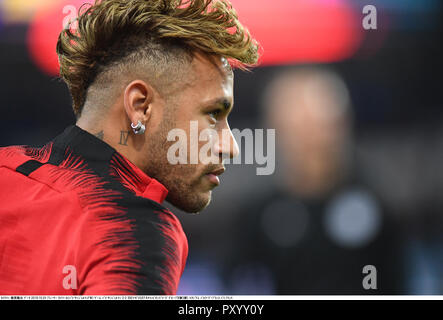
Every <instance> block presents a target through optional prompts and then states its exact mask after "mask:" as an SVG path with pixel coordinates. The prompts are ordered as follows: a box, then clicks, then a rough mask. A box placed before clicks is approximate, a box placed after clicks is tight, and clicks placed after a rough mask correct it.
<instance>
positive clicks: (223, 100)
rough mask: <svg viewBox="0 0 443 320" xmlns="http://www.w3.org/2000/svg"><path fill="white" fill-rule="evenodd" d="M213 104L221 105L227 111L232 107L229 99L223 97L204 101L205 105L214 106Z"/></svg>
mask: <svg viewBox="0 0 443 320" xmlns="http://www.w3.org/2000/svg"><path fill="white" fill-rule="evenodd" d="M215 105H219V106H222V107H223V110H224V111H229V110H231V109H232V107H233V105H232V103H231V101H230V100H229V99H227V98H225V97H222V98H216V99H214V100H212V101H209V102H208V103H205V106H215Z"/></svg>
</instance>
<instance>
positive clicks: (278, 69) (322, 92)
mask: <svg viewBox="0 0 443 320" xmlns="http://www.w3.org/2000/svg"><path fill="white" fill-rule="evenodd" d="M83 2H84V1H83V0H67V1H64V0H39V1H34V0H0V70H1V76H0V146H7V145H12V144H28V145H41V144H43V143H45V142H46V141H48V140H50V139H52V138H53V137H54V136H56V135H57V134H59V133H60V132H61V131H62V130H63V129H64V128H65V127H66V126H68V125H71V124H73V123H74V122H75V118H74V115H73V112H72V111H71V101H70V97H69V93H68V90H67V88H66V87H65V85H64V84H63V83H61V82H60V81H59V80H58V79H57V76H56V74H57V57H56V55H55V42H56V38H57V34H58V32H60V30H61V29H62V26H63V23H64V19H66V18H67V17H69V16H70V14H72V12H73V11H72V9H73V8H74V9H75V10H77V9H78V8H79V6H80V5H81V3H83ZM232 3H233V4H234V6H235V7H236V8H237V9H238V12H239V15H240V17H241V20H242V21H243V22H244V24H245V25H247V26H248V27H249V29H250V31H251V33H252V34H253V35H254V36H255V37H257V38H258V40H259V41H260V42H261V44H262V46H263V48H264V49H263V58H262V65H261V66H260V67H259V68H256V69H254V70H253V71H252V72H250V73H244V72H236V92H235V105H236V106H235V111H234V112H233V113H232V115H231V118H230V123H231V128H238V129H240V130H242V129H244V128H251V129H254V128H275V129H276V144H277V151H278V152H277V154H278V156H277V162H276V172H275V174H274V175H271V176H257V175H256V174H255V172H256V171H255V169H256V166H255V165H229V166H228V171H227V173H226V174H225V175H224V176H223V178H222V185H221V186H220V187H219V188H218V189H217V190H216V191H215V192H214V199H213V203H212V204H211V206H210V207H209V208H208V209H207V210H206V211H204V212H203V213H201V214H200V215H198V216H197V215H186V214H184V213H180V212H178V213H177V215H178V217H179V219H180V220H181V221H182V223H183V226H184V229H185V232H186V233H187V235H188V239H189V244H190V254H189V258H188V265H187V268H186V271H185V273H184V275H183V278H182V282H181V284H180V288H179V293H180V294H204V295H210V294H228V295H233V294H294V295H295V294H443V210H442V209H443V196H442V195H441V194H440V193H441V192H442V190H443V170H442V159H443V125H442V124H443V108H442V107H443V106H442V103H443V98H442V96H441V94H440V93H439V92H441V91H440V90H441V87H440V86H442V85H443V81H442V80H443V79H442V78H443V73H442V71H443V68H442V67H443V59H442V57H443V50H442V49H443V45H442V39H443V37H442V31H443V28H442V21H443V19H442V18H443V16H442V5H443V3H442V2H441V1H438V0H421V1H415V0H373V1H370V2H367V1H363V0H352V1H351V0H329V1H328V0H309V1H307V0H273V1H268V0H255V1H248V0H232ZM367 4H371V5H374V6H375V7H376V8H377V29H376V30H364V29H363V27H362V20H363V18H364V14H363V13H362V8H363V7H364V6H365V5H367ZM0 205H1V204H0ZM174 211H175V212H177V210H175V209H174ZM365 265H374V266H375V267H376V268H377V272H378V273H377V276H378V279H377V280H378V282H377V290H364V289H363V287H362V279H363V277H364V274H362V269H363V267H364V266H365Z"/></svg>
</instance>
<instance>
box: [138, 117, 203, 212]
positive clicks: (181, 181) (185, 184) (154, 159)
mask: <svg viewBox="0 0 443 320" xmlns="http://www.w3.org/2000/svg"><path fill="white" fill-rule="evenodd" d="M164 119H168V121H166V120H163V121H162V123H161V124H160V126H159V129H158V130H157V131H156V132H155V133H152V135H151V136H150V146H149V148H148V150H149V152H150V156H149V161H148V163H147V169H146V173H147V174H148V175H149V176H150V177H151V178H154V179H156V180H158V181H159V182H160V183H162V184H163V185H164V186H165V187H166V188H167V189H168V191H169V192H168V196H167V197H166V200H167V201H168V202H170V203H171V204H172V205H174V206H175V207H177V208H179V209H180V210H183V211H184V212H187V213H198V212H200V211H202V210H203V209H204V208H206V207H207V206H208V205H209V203H210V201H211V191H208V192H199V190H198V187H199V185H200V184H201V183H202V179H203V176H202V175H203V174H204V173H203V172H202V173H201V174H199V172H198V169H199V167H198V165H195V164H175V165H173V164H170V163H169V161H168V158H167V152H168V149H169V147H170V146H171V145H172V144H173V143H174V141H167V136H168V133H169V132H170V130H172V129H174V128H175V121H170V120H169V119H171V118H170V117H167V116H165V118H164Z"/></svg>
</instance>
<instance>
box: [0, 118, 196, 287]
mask: <svg viewBox="0 0 443 320" xmlns="http://www.w3.org/2000/svg"><path fill="white" fill-rule="evenodd" d="M167 193H168V190H167V189H166V188H165V187H164V186H163V185H162V184H161V183H160V182H158V181H156V180H155V179H152V178H150V177H148V176H147V175H146V174H145V173H143V172H142V171H141V170H140V169H139V168H137V167H136V166H135V165H133V164H132V163H130V162H129V161H128V160H127V159H126V158H124V157H123V156H122V155H121V154H119V153H118V152H117V151H116V150H115V149H113V148H112V147H111V146H109V145H108V144H106V143H105V142H103V141H101V140H100V139H98V138H97V137H95V136H93V135H91V134H89V133H87V132H86V131H83V130H82V129H80V128H79V127H77V126H71V127H69V128H67V129H66V130H65V131H64V132H63V133H62V134H61V135H59V136H58V137H56V138H55V139H54V140H53V141H51V142H49V143H48V144H46V145H45V146H44V147H42V148H32V147H27V146H12V147H5V148H0V294H3V295H78V294H79V295H134V294H145V295H159V294H176V291H177V287H178V283H179V279H180V276H181V274H182V272H183V269H184V266H185V262H186V257H187V254H188V243H187V239H186V236H185V234H184V232H183V229H182V227H181V224H180V222H179V221H178V219H177V218H176V217H175V216H174V215H173V214H172V213H171V212H170V211H169V210H168V209H166V208H165V207H164V206H162V205H161V203H162V202H163V201H164V199H165V197H166V195H167ZM68 271H69V272H68ZM73 272H75V274H73ZM68 275H69V276H70V280H71V281H70V282H69V283H68V284H69V285H68V286H67V285H66V284H67V281H66V277H67V276H68ZM73 275H75V280H76V282H75V283H73V278H72V276H73Z"/></svg>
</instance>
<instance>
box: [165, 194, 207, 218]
mask: <svg viewBox="0 0 443 320" xmlns="http://www.w3.org/2000/svg"><path fill="white" fill-rule="evenodd" d="M211 194H212V192H211V191H209V192H206V193H204V194H192V195H187V196H183V194H182V195H181V196H179V197H174V195H171V194H170V195H168V197H167V198H166V200H167V201H168V202H170V203H171V204H172V205H173V206H175V207H177V208H179V209H180V210H182V211H184V212H186V213H200V212H201V211H203V210H204V209H205V208H206V207H207V206H208V205H209V204H210V203H211Z"/></svg>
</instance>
